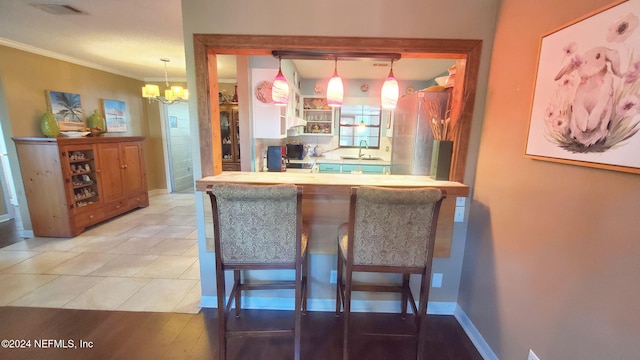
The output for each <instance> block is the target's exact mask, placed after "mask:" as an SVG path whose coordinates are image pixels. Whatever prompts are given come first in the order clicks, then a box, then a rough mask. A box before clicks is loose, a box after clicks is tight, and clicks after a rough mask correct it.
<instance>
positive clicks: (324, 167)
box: [318, 163, 340, 173]
mask: <svg viewBox="0 0 640 360" xmlns="http://www.w3.org/2000/svg"><path fill="white" fill-rule="evenodd" d="M318 171H319V172H329V173H339V172H340V164H323V163H321V164H319V165H318Z"/></svg>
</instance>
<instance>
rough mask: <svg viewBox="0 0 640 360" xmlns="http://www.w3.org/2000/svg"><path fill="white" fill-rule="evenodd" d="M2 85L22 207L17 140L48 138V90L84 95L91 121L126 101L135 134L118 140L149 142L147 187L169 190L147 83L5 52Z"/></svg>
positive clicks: (0, 52)
mask: <svg viewBox="0 0 640 360" xmlns="http://www.w3.org/2000/svg"><path fill="white" fill-rule="evenodd" d="M0 85H1V86H2V90H3V91H2V92H0V94H3V95H4V107H3V109H1V110H2V112H0V113H1V114H4V116H3V119H0V120H1V121H2V127H3V131H4V136H5V141H6V145H7V149H8V153H9V157H10V163H11V168H12V171H13V176H14V181H15V183H16V191H17V192H18V201H19V203H20V204H26V199H25V198H24V190H23V187H22V185H21V179H20V172H19V171H18V170H19V166H18V162H17V157H16V154H15V147H14V144H13V141H12V140H11V137H12V136H13V137H24V136H37V137H40V136H42V133H41V131H40V120H39V119H40V117H41V116H42V114H43V113H44V112H45V111H46V110H47V98H46V96H45V91H46V90H57V91H65V92H71V93H76V94H80V99H81V101H82V107H83V109H84V112H85V117H86V116H89V115H90V114H91V113H93V111H94V110H95V109H98V110H100V109H101V106H102V105H101V99H112V100H121V101H124V102H125V103H126V106H127V114H128V116H129V130H128V132H127V133H117V134H118V135H142V136H145V137H146V141H145V161H146V166H147V185H148V187H149V189H164V188H166V182H165V180H164V178H165V176H164V162H163V159H162V138H161V135H160V129H159V123H160V119H159V115H158V113H157V111H156V113H153V112H152V111H149V110H148V109H147V107H148V106H149V105H147V103H146V102H145V101H143V99H142V97H141V95H140V94H141V93H140V88H141V87H142V85H143V82H142V81H140V80H135V79H132V78H127V77H124V76H119V75H114V74H110V73H107V72H104V71H99V70H94V69H91V68H87V67H84V66H79V65H75V64H72V63H69V62H65V61H60V60H56V59H52V58H48V57H45V56H40V55H36V54H32V53H29V52H25V51H21V50H16V49H13V48H9V47H5V46H0ZM5 116H6V118H4V117H5ZM24 208H25V207H21V209H20V210H21V214H22V220H23V223H24V225H25V229H30V228H31V227H30V225H31V223H30V220H29V218H28V214H27V213H26V212H25V210H26V209H24Z"/></svg>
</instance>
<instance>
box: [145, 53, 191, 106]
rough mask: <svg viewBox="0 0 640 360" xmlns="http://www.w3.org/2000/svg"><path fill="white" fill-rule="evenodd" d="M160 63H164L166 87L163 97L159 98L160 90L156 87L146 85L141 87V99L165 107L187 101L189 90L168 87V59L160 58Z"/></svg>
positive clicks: (180, 87)
mask: <svg viewBox="0 0 640 360" xmlns="http://www.w3.org/2000/svg"><path fill="white" fill-rule="evenodd" d="M160 61H162V62H164V83H165V85H166V86H167V89H166V90H165V91H164V96H160V88H159V87H158V85H152V84H146V85H145V86H143V87H142V97H143V98H145V99H149V103H151V101H152V100H155V101H158V102H161V103H163V104H167V105H171V104H174V103H177V102H182V101H188V100H189V90H187V89H184V88H183V87H182V86H169V77H168V76H167V63H168V62H169V59H166V58H162V59H160Z"/></svg>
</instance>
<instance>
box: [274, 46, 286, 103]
mask: <svg viewBox="0 0 640 360" xmlns="http://www.w3.org/2000/svg"><path fill="white" fill-rule="evenodd" d="M271 98H272V99H273V104H274V105H276V106H287V105H289V83H288V82H287V78H285V77H284V75H283V74H282V58H278V75H276V78H275V79H274V80H273V85H272V86H271Z"/></svg>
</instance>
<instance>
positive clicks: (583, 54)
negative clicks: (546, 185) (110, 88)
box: [525, 0, 640, 174]
mask: <svg viewBox="0 0 640 360" xmlns="http://www.w3.org/2000/svg"><path fill="white" fill-rule="evenodd" d="M639 25H640V0H629V1H624V2H619V3H617V4H614V5H611V6H609V7H607V8H604V9H601V10H598V11H596V12H594V13H592V14H589V15H587V16H585V17H583V18H580V19H578V20H576V21H573V22H571V23H570V24H568V25H565V26H563V27H561V28H560V29H558V30H555V31H553V32H551V33H549V34H546V35H544V36H543V37H542V39H541V42H540V52H539V57H538V71H537V75H536V81H535V88H534V97H533V103H532V106H531V117H530V119H529V133H528V137H527V144H526V150H525V156H527V157H530V158H533V159H538V160H547V161H555V162H562V163H568V164H573V165H581V166H589V167H595V168H603V169H608V170H616V171H624V172H631V173H638V174H640V156H638V154H640V134H638V131H639V130H640V58H639V57H638V55H639V54H640V29H639V28H638V26H639Z"/></svg>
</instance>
